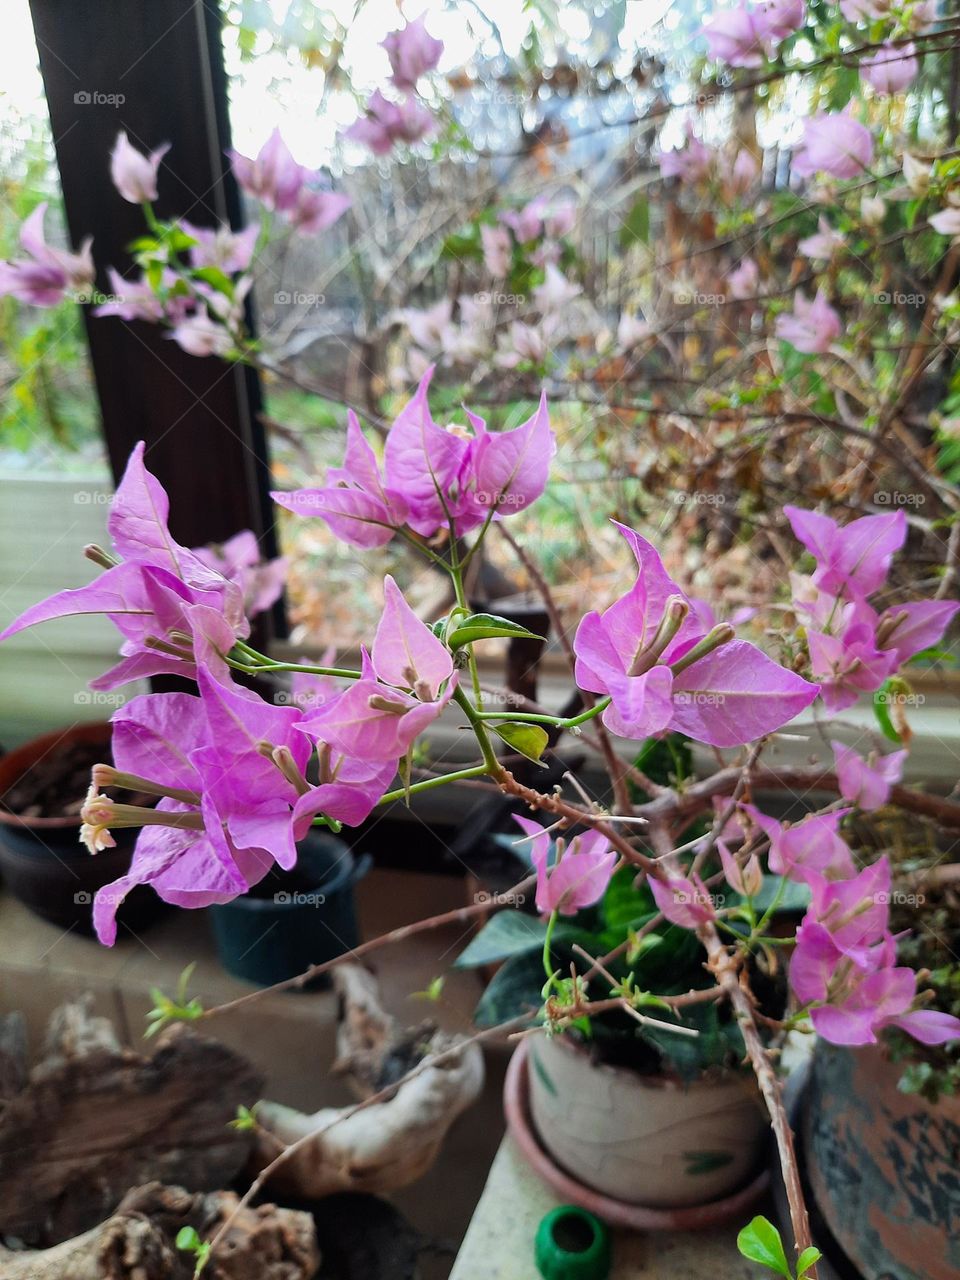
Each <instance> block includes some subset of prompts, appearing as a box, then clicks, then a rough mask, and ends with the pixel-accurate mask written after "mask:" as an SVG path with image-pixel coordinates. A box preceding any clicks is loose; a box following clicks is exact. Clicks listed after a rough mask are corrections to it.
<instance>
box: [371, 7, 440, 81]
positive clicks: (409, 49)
mask: <svg viewBox="0 0 960 1280" xmlns="http://www.w3.org/2000/svg"><path fill="white" fill-rule="evenodd" d="M381 47H382V48H384V49H386V51H387V57H388V58H389V59H390V66H391V68H392V71H393V74H392V75H391V77H390V79H391V80H392V81H393V83H394V84H395V85H396V86H397V88H398V89H416V87H417V81H418V80H419V79H420V77H421V76H422V75H426V73H427V72H428V71H432V70H433V69H434V67H435V66H436V65H437V63H438V62H439V61H440V55H441V54H442V53H443V41H442V40H435V39H434V38H433V36H432V35H430V33H429V32H428V31H427V28H426V26H425V24H424V18H423V15H421V16H420V17H419V18H416V19H415V20H414V21H413V22H408V23H407V25H406V26H405V27H401V28H400V30H399V31H391V32H390V34H389V35H388V36H387V38H386V40H384V41H383V42H382V45H381Z"/></svg>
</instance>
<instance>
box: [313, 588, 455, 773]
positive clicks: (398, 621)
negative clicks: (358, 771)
mask: <svg viewBox="0 0 960 1280" xmlns="http://www.w3.org/2000/svg"><path fill="white" fill-rule="evenodd" d="M383 586H384V599H385V602H386V603H385V607H384V611H383V616H382V617H381V619H380V623H379V625H378V626H377V631H376V635H375V636H374V640H373V650H372V653H370V654H368V653H367V652H366V650H364V653H363V662H362V667H361V677H360V679H359V680H355V681H354V682H353V683H352V684H350V685H349V686H348V687H347V688H346V689H345V690H344V691H343V692H342V693H340V694H337V695H335V696H334V697H332V698H330V699H329V700H328V701H326V702H324V703H323V704H322V705H321V706H320V707H319V708H318V709H317V710H316V711H313V712H311V713H310V714H309V715H307V716H305V717H304V719H303V721H302V723H301V726H300V727H301V729H302V730H303V732H304V733H306V734H309V736H310V737H312V738H315V739H317V740H318V741H321V742H324V743H327V744H328V745H329V746H330V747H331V748H333V750H335V751H337V752H340V753H341V754H342V755H344V756H347V757H348V758H350V759H357V760H366V761H368V762H371V761H372V762H376V763H384V764H385V763H387V762H388V761H392V762H393V764H394V765H395V764H396V762H397V761H398V760H399V759H400V757H401V756H403V755H405V754H406V753H407V751H408V750H409V749H410V747H411V745H412V744H413V741H414V739H415V738H416V737H417V735H418V734H420V733H422V732H423V730H424V729H425V728H426V727H427V726H428V725H430V724H432V723H433V721H434V720H436V718H437V716H439V715H440V713H441V712H442V711H443V709H444V707H445V706H446V705H447V703H448V702H449V701H450V699H451V697H452V696H453V691H454V689H455V687H456V676H455V674H454V670H453V658H452V657H451V655H450V651H449V649H447V647H446V646H445V645H444V644H442V643H441V641H440V640H438V639H437V637H436V636H435V635H434V634H433V632H432V631H431V630H430V628H429V627H428V626H427V625H426V624H425V623H423V622H421V621H420V619H419V618H418V617H417V616H416V614H415V613H414V612H413V610H412V609H411V608H410V606H409V605H408V604H407V602H406V601H405V600H404V598H403V595H402V593H401V591H400V588H399V587H398V586H397V584H396V583H395V582H394V580H393V578H391V577H389V576H387V577H386V578H385V579H384V584H383Z"/></svg>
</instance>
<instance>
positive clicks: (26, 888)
mask: <svg viewBox="0 0 960 1280" xmlns="http://www.w3.org/2000/svg"><path fill="white" fill-rule="evenodd" d="M110 738H111V729H110V725H109V724H106V723H103V724H85V725H74V726H73V727H72V728H70V729H64V730H59V731H56V732H53V733H47V734H44V735H43V736H42V737H39V738H34V739H33V740H32V741H31V742H27V743H25V744H24V745H23V746H21V747H18V748H17V749H16V750H14V751H11V752H9V753H8V754H7V755H5V756H3V757H0V875H2V878H3V881H4V883H5V885H6V887H7V889H8V890H9V891H10V892H11V893H12V894H14V896H15V897H17V898H18V899H19V900H20V901H21V902H22V903H23V904H24V905H25V906H27V907H29V908H30V910H31V911H32V912H34V914H35V915H38V916H41V917H42V918H43V919H44V920H49V921H50V922H51V923H52V924H57V925H60V926H61V928H64V929H72V930H74V931H75V932H78V933H84V934H89V935H92V933H93V923H92V904H93V899H94V896H95V895H96V892H97V890H98V889H100V888H102V887H103V886H104V885H106V884H110V883H111V882H112V881H113V880H117V879H119V878H120V876H122V875H125V874H126V872H127V870H128V869H129V866H130V858H131V856H132V854H133V846H134V844H135V842H136V837H137V832H136V831H135V830H129V831H123V830H118V831H117V832H116V833H115V835H116V841H117V846H116V848H114V849H104V850H103V851H102V852H101V853H98V854H97V855H96V856H95V857H94V856H93V855H91V854H90V853H89V851H88V850H87V849H86V847H85V846H84V845H82V844H81V843H80V808H81V806H82V805H83V801H84V797H85V796H86V793H87V788H88V786H89V784H90V770H91V768H92V767H93V765H94V764H98V763H110ZM107 794H110V795H114V794H115V795H116V797H117V798H122V799H123V800H124V802H125V803H128V804H141V805H147V804H152V803H153V799H152V798H151V797H148V796H131V795H130V793H129V792H123V793H122V794H121V793H120V792H116V793H114V792H112V791H111V792H108V793H107ZM163 910H164V904H163V903H161V901H160V899H159V898H158V897H157V896H156V894H154V893H152V892H151V891H150V890H149V889H146V888H138V889H134V890H133V891H132V892H131V893H130V894H128V896H127V898H126V899H125V901H124V903H123V905H122V906H121V907H120V909H119V911H118V913H117V920H118V922H119V924H120V925H121V928H122V927H123V926H126V927H127V928H128V929H130V930H131V931H133V932H134V933H139V932H141V931H142V930H143V929H144V928H146V927H147V926H148V925H149V924H150V923H151V922H152V921H153V920H155V919H156V918H157V917H158V916H159V915H160V914H161V912H162V911H163Z"/></svg>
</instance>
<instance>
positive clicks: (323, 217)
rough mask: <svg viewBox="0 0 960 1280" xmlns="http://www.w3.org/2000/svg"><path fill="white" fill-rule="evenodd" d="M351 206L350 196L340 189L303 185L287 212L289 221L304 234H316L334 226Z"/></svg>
mask: <svg viewBox="0 0 960 1280" xmlns="http://www.w3.org/2000/svg"><path fill="white" fill-rule="evenodd" d="M308 176H312V175H308ZM349 208H350V197H349V196H345V195H343V194H342V193H341V192H339V191H325V190H321V189H318V188H315V187H308V186H303V187H301V188H300V190H299V192H298V193H297V198H296V200H295V201H294V202H293V204H292V206H291V207H290V210H289V212H288V213H287V221H288V222H289V223H290V225H291V226H292V227H295V228H296V229H297V231H300V232H302V233H303V234H304V235H316V234H317V232H319V231H326V229H327V227H332V226H333V224H334V223H335V222H336V221H337V219H338V218H340V217H341V216H342V215H343V214H344V213H346V211H347V210H348V209H349Z"/></svg>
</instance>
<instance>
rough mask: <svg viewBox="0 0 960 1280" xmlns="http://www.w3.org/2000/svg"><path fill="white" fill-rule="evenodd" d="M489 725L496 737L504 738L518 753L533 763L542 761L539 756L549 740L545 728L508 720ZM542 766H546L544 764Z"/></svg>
mask: <svg viewBox="0 0 960 1280" xmlns="http://www.w3.org/2000/svg"><path fill="white" fill-rule="evenodd" d="M490 727H491V728H492V729H493V731H494V733H495V734H496V735H497V736H498V737H500V738H502V739H503V740H504V742H505V743H506V744H507V746H508V747H512V748H513V750H514V751H516V752H518V753H519V754H520V755H522V756H526V758H527V759H528V760H532V761H533V763H534V764H541V763H542V761H541V759H540V757H541V756H542V755H543V752H544V750H545V748H546V746H547V743H548V742H549V741H550V739H549V738H548V736H547V731H546V729H543V728H541V727H540V725H538V724H519V723H518V722H516V721H510V720H507V721H505V722H504V723H502V724H495V725H491V726H490ZM543 767H544V768H546V765H544V766H543Z"/></svg>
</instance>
